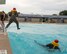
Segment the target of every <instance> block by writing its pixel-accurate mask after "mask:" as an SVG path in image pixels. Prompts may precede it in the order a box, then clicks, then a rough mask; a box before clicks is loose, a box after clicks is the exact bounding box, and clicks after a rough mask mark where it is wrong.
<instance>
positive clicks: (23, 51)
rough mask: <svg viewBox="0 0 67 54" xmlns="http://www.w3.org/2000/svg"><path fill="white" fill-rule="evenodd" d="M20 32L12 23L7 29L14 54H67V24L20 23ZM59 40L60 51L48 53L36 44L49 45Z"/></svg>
mask: <svg viewBox="0 0 67 54" xmlns="http://www.w3.org/2000/svg"><path fill="white" fill-rule="evenodd" d="M20 28H21V29H20V30H17V29H16V25H15V24H14V23H12V24H11V25H10V26H9V28H8V29H7V32H8V37H9V41H10V45H11V49H12V53H13V54H67V25H66V24H32V23H20ZM55 39H58V40H59V45H60V46H59V47H60V49H61V52H59V51H52V52H51V51H48V50H47V49H46V48H43V47H42V46H39V45H38V44H36V43H35V42H34V40H36V41H37V42H38V43H41V44H44V45H46V44H48V43H50V42H52V41H53V40H55Z"/></svg>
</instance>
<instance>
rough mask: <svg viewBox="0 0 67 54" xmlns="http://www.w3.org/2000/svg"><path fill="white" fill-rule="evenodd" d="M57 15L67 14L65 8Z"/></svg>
mask: <svg viewBox="0 0 67 54" xmlns="http://www.w3.org/2000/svg"><path fill="white" fill-rule="evenodd" d="M59 15H67V10H64V11H61V12H60V13H59Z"/></svg>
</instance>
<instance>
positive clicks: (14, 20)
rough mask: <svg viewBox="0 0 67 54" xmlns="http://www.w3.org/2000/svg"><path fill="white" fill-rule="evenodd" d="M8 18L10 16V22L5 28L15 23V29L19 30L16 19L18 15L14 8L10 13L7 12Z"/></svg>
mask: <svg viewBox="0 0 67 54" xmlns="http://www.w3.org/2000/svg"><path fill="white" fill-rule="evenodd" d="M9 16H10V20H9V23H8V24H7V26H6V28H8V27H9V25H10V24H11V23H12V22H15V23H16V25H17V29H20V28H19V23H18V21H17V19H16V17H18V13H17V11H16V8H13V10H11V12H9Z"/></svg>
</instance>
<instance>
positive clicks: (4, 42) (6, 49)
mask: <svg viewBox="0 0 67 54" xmlns="http://www.w3.org/2000/svg"><path fill="white" fill-rule="evenodd" d="M0 54H12V50H11V47H10V42H9V38H8V34H7V32H2V31H1V30H0Z"/></svg>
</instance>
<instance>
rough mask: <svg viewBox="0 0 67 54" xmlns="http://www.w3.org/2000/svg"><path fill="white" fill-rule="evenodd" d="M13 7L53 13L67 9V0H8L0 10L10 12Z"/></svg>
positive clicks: (34, 12) (26, 10)
mask: <svg viewBox="0 0 67 54" xmlns="http://www.w3.org/2000/svg"><path fill="white" fill-rule="evenodd" d="M13 7H15V8H16V9H17V11H18V12H21V13H26V14H45V15H52V14H58V13H59V12H60V11H62V10H67V0H6V4H2V5H1V4H0V11H2V10H4V11H5V12H9V11H10V10H12V8H13Z"/></svg>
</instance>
